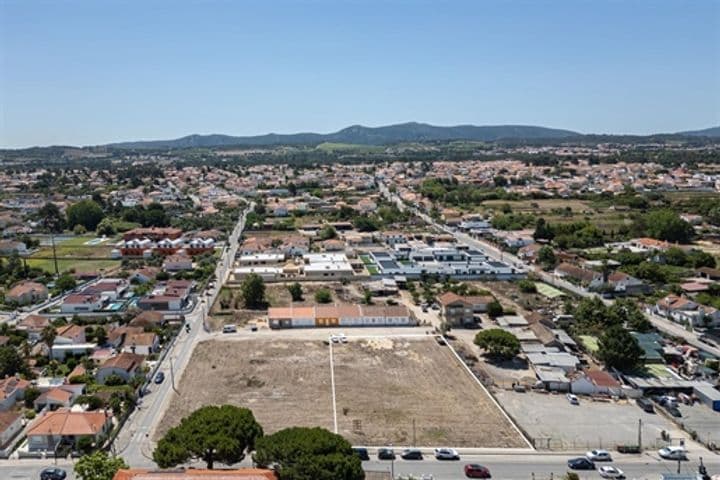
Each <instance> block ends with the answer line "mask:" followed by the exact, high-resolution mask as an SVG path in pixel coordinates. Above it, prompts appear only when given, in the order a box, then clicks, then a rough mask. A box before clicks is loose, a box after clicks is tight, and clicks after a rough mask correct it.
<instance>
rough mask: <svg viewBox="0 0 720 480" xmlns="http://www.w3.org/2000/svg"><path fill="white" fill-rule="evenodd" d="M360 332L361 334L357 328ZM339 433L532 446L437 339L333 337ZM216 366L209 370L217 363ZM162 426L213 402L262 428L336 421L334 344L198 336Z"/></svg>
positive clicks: (353, 438) (355, 437)
mask: <svg viewBox="0 0 720 480" xmlns="http://www.w3.org/2000/svg"><path fill="white" fill-rule="evenodd" d="M353 333H355V332H353ZM333 352H334V355H333V358H334V364H335V369H334V371H335V384H336V398H337V416H338V428H339V433H340V434H342V435H343V436H345V437H346V438H347V439H348V440H350V442H352V443H353V444H356V445H386V444H390V443H392V444H394V445H410V444H411V443H413V420H414V421H415V439H416V441H415V443H416V444H417V445H418V446H442V445H447V446H456V447H526V444H525V443H524V441H523V440H522V438H521V437H520V435H519V434H518V433H517V432H516V431H515V430H514V428H513V427H512V425H511V424H510V423H509V422H508V421H507V420H506V419H505V417H504V416H503V415H502V413H501V412H500V411H499V410H498V409H497V408H496V407H495V406H494V404H493V403H492V401H491V399H490V398H489V397H488V396H487V395H486V394H485V392H484V391H483V390H482V389H481V388H480V387H479V386H478V385H477V384H476V383H475V382H474V381H473V379H472V378H471V377H470V376H469V374H468V373H467V372H466V371H465V370H464V369H463V368H462V367H461V365H460V364H459V363H458V361H457V360H456V359H455V358H454V357H453V355H452V353H451V352H450V350H449V349H448V348H447V347H441V346H439V345H438V344H437V343H436V342H435V341H434V340H431V339H411V338H402V337H396V338H393V339H390V338H387V337H386V338H372V339H353V338H352V336H351V337H350V342H349V343H347V344H339V345H333ZM213 365H214V366H215V368H214V369H213V368H212V366H213ZM180 386H181V391H185V392H193V393H192V394H185V395H182V396H175V397H174V398H173V399H172V402H171V404H170V406H169V408H168V410H167V411H168V412H172V413H171V414H169V415H166V416H165V418H163V420H162V422H161V425H160V428H159V429H158V433H163V432H165V431H167V429H168V428H170V427H171V426H173V425H175V424H176V423H177V422H178V421H179V419H180V418H181V417H182V416H185V415H187V414H188V413H190V412H191V411H192V410H194V409H196V408H198V407H200V406H202V405H208V404H221V403H231V404H235V405H239V406H245V407H249V408H251V409H252V410H253V412H254V413H255V416H256V417H257V419H258V420H259V422H260V423H261V424H262V425H263V427H264V429H265V431H266V432H268V433H271V432H274V431H276V430H278V429H281V428H284V427H289V426H293V425H303V426H321V427H325V428H328V429H330V430H332V429H333V406H332V392H331V383H330V363H329V348H328V346H327V345H324V344H323V343H322V342H319V341H301V340H282V339H279V338H278V339H236V340H231V341H218V340H214V341H208V342H203V343H201V344H199V345H198V346H197V348H196V350H195V352H194V354H193V357H192V359H191V360H190V364H189V366H188V368H187V370H186V372H185V374H184V375H183V378H182V380H181V382H180Z"/></svg>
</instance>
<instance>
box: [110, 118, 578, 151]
mask: <svg viewBox="0 0 720 480" xmlns="http://www.w3.org/2000/svg"><path fill="white" fill-rule="evenodd" d="M576 135H579V134H578V133H576V132H572V131H569V130H559V129H554V128H545V127H534V126H527V125H498V126H475V125H458V126H454V127H438V126H434V125H428V124H425V123H415V122H411V123H402V124H398V125H388V126H385V127H375V128H373V127H364V126H362V125H353V126H351V127H347V128H344V129H342V130H340V131H338V132H335V133H328V134H319V133H296V134H289V135H283V134H276V133H270V134H267V135H256V136H246V137H234V136H230V135H216V134H214V135H188V136H186V137H182V138H177V139H174V140H149V141H137V142H121V143H112V144H109V145H106V146H107V147H113V148H192V147H195V148H197V147H224V146H231V145H305V144H320V143H337V144H356V145H388V144H394V143H402V142H431V141H447V140H474V141H483V142H490V141H494V140H500V139H520V138H522V139H539V138H547V139H559V138H567V137H572V136H576Z"/></svg>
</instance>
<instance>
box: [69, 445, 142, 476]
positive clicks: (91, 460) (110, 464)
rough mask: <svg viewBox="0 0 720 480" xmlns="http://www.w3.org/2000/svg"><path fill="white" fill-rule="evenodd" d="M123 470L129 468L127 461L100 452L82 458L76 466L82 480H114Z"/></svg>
mask: <svg viewBox="0 0 720 480" xmlns="http://www.w3.org/2000/svg"><path fill="white" fill-rule="evenodd" d="M121 468H129V467H128V465H127V463H125V460H123V459H122V458H121V457H111V456H110V455H108V454H107V452H103V451H102V450H98V451H97V452H95V453H93V454H90V455H85V456H82V457H80V459H79V460H78V462H77V463H76V464H75V473H76V474H77V476H78V478H79V479H80V480H112V479H113V477H114V476H115V473H117V471H118V470H120V469H121Z"/></svg>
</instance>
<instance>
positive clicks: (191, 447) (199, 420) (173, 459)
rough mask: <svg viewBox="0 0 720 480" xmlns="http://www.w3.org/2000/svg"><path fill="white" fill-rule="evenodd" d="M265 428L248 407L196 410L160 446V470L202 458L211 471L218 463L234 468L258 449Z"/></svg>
mask: <svg viewBox="0 0 720 480" xmlns="http://www.w3.org/2000/svg"><path fill="white" fill-rule="evenodd" d="M262 436H263V430H262V427H261V426H260V425H259V424H258V423H257V421H255V416H254V415H253V413H252V412H251V411H250V410H248V409H247V408H240V407H235V406H233V405H222V406H214V405H213V406H207V407H202V408H200V409H198V410H195V411H194V412H193V413H191V414H190V415H189V416H188V417H185V418H183V419H182V420H181V421H180V425H178V426H177V427H174V428H171V429H170V430H169V431H168V432H167V434H165V436H164V437H163V438H161V439H160V441H159V442H158V444H157V448H155V451H154V452H153V460H154V461H155V463H157V464H158V466H159V467H160V468H170V467H174V466H177V465H180V464H183V463H185V462H187V461H188V460H190V459H191V458H200V459H202V460H203V461H204V462H205V463H206V464H207V468H213V466H214V464H215V462H216V461H218V462H222V463H224V464H226V465H232V464H234V463H238V462H240V461H241V460H242V459H243V458H245V452H246V451H247V452H249V451H252V450H254V449H255V442H256V441H257V440H258V439H260V438H261V437H262Z"/></svg>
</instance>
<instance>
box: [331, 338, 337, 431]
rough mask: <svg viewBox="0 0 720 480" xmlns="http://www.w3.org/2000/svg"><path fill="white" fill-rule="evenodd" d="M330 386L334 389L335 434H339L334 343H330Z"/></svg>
mask: <svg viewBox="0 0 720 480" xmlns="http://www.w3.org/2000/svg"><path fill="white" fill-rule="evenodd" d="M330 386H331V389H332V404H333V427H334V428H335V433H338V423H337V404H336V402H335V365H334V364H333V343H332V342H330Z"/></svg>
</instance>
